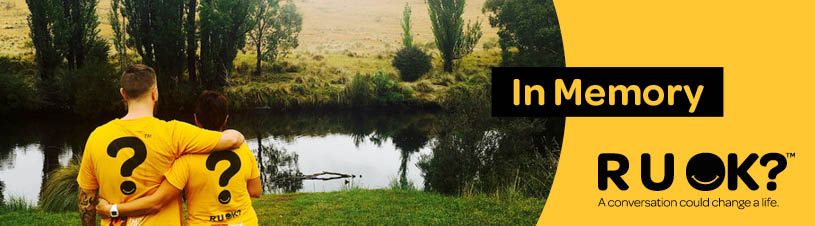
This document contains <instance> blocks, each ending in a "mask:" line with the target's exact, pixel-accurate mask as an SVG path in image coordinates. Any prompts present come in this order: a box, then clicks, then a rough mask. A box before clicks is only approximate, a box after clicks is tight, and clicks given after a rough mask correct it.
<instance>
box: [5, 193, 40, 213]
mask: <svg viewBox="0 0 815 226" xmlns="http://www.w3.org/2000/svg"><path fill="white" fill-rule="evenodd" d="M32 209H34V205H33V204H31V203H29V202H28V200H26V199H25V198H23V197H21V196H11V197H9V199H8V200H6V201H5V202H3V203H0V210H3V211H9V212H12V211H27V210H32Z"/></svg>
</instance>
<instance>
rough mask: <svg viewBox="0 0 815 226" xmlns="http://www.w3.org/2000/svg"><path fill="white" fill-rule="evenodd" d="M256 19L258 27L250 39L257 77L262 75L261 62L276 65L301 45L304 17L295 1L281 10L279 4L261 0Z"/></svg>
mask: <svg viewBox="0 0 815 226" xmlns="http://www.w3.org/2000/svg"><path fill="white" fill-rule="evenodd" d="M253 16H254V18H253V20H254V21H255V27H254V29H252V31H251V32H250V33H249V37H250V42H251V44H252V45H254V47H255V52H256V53H257V58H256V64H255V75H256V76H257V75H260V73H261V61H262V60H267V61H270V62H274V61H275V60H277V59H278V58H279V57H282V56H285V55H286V54H287V53H288V51H290V50H291V49H294V48H297V46H299V45H300V43H299V41H298V36H299V34H300V31H302V30H303V16H302V15H300V13H299V12H298V11H297V6H296V5H295V4H294V1H288V2H287V3H286V4H285V5H283V6H280V1H279V0H260V1H259V2H258V6H257V8H256V12H255V14H254V15H253Z"/></svg>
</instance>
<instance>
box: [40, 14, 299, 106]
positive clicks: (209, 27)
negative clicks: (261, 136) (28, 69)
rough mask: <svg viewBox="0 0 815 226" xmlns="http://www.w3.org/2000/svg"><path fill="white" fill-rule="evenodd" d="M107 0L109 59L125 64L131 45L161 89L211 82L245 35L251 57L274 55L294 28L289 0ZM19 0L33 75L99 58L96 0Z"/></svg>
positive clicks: (220, 76)
mask: <svg viewBox="0 0 815 226" xmlns="http://www.w3.org/2000/svg"><path fill="white" fill-rule="evenodd" d="M110 1H111V9H110V11H109V12H108V16H109V17H108V19H109V21H108V22H109V23H110V24H111V28H112V30H113V38H112V39H113V40H112V44H113V49H114V51H115V58H116V59H117V64H118V65H119V67H120V68H124V67H126V65H128V64H130V63H131V62H132V61H134V60H135V59H130V58H132V57H131V55H129V54H128V51H129V50H130V51H135V52H136V53H137V55H138V58H139V61H140V62H141V63H144V64H146V65H148V66H151V67H153V68H154V69H155V70H156V73H157V74H158V79H159V84H160V85H161V86H162V88H163V89H164V90H169V89H172V88H173V87H174V86H175V85H177V84H179V83H185V82H186V83H195V84H200V85H202V86H204V87H206V88H209V89H219V88H221V87H223V86H225V85H226V78H227V77H229V75H230V73H231V71H232V68H233V67H232V62H233V61H234V59H235V57H236V56H237V53H238V51H239V50H241V49H243V48H244V47H245V45H246V44H247V42H250V43H251V44H252V45H253V46H254V47H255V49H256V50H257V51H258V53H259V54H257V55H258V62H260V61H261V60H270V61H274V60H275V59H276V58H277V57H278V56H280V55H284V54H285V53H286V52H287V51H288V50H290V49H292V48H295V47H297V45H298V42H297V36H298V34H299V32H300V31H301V30H302V16H301V14H300V13H299V12H298V11H297V7H296V6H295V4H294V2H293V1H291V0H289V1H281V0H110ZM26 3H27V4H28V9H29V11H30V12H31V14H30V15H29V16H28V18H27V19H28V27H29V30H30V36H31V41H32V43H33V46H34V51H35V62H36V64H37V69H38V70H37V74H38V77H39V79H40V80H41V82H43V83H46V84H47V83H52V82H53V78H54V77H55V76H54V75H55V73H56V72H57V71H58V70H77V69H80V68H82V67H83V66H84V64H85V63H86V62H87V61H89V60H95V61H102V62H107V59H108V51H109V49H110V47H109V46H108V44H107V41H105V40H104V39H102V38H101V37H100V35H99V31H100V29H99V18H98V16H97V14H96V6H97V4H98V1H97V0H73V1H62V0H27V1H26ZM247 36H249V37H250V39H249V40H247ZM256 74H260V67H259V66H258V68H257V69H256ZM168 88H169V89H168ZM160 90H162V89H160Z"/></svg>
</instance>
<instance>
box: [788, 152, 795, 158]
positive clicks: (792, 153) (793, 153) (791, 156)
mask: <svg viewBox="0 0 815 226" xmlns="http://www.w3.org/2000/svg"><path fill="white" fill-rule="evenodd" d="M787 158H788V159H794V158H795V152H787Z"/></svg>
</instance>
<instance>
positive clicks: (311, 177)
mask: <svg viewBox="0 0 815 226" xmlns="http://www.w3.org/2000/svg"><path fill="white" fill-rule="evenodd" d="M325 175H329V176H330V177H320V176H325ZM356 177H357V175H351V174H344V173H334V172H326V171H323V172H322V173H315V174H311V175H303V176H301V177H300V180H323V181H327V180H336V179H343V178H356ZM359 177H362V175H359Z"/></svg>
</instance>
